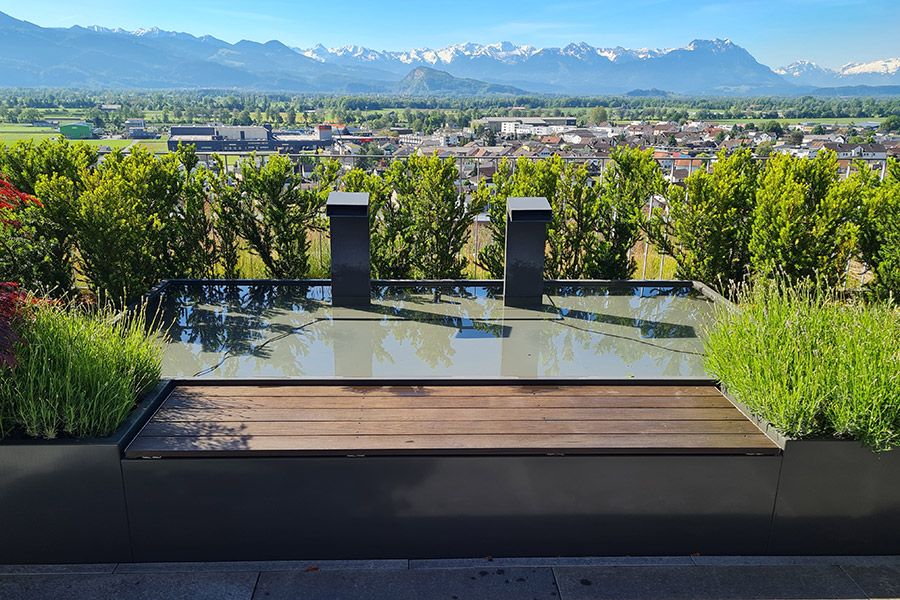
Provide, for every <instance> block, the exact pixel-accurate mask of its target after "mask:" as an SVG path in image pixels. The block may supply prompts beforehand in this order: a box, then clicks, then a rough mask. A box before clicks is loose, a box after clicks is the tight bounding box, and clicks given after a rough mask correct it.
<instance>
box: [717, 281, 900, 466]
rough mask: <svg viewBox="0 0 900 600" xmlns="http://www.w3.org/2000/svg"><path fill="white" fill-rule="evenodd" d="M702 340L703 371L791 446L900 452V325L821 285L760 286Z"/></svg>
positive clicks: (747, 288)
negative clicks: (810, 443) (794, 442)
mask: <svg viewBox="0 0 900 600" xmlns="http://www.w3.org/2000/svg"><path fill="white" fill-rule="evenodd" d="M735 297H736V299H737V301H738V303H739V306H740V309H738V310H735V309H732V308H721V309H719V311H718V314H717V319H716V322H715V323H714V324H713V325H712V326H711V327H710V328H709V329H708V330H707V331H705V332H704V344H705V348H706V358H705V361H706V369H707V371H708V372H709V373H711V374H712V375H714V376H715V377H717V378H719V379H720V380H721V381H722V382H723V383H724V384H725V385H726V386H727V388H728V390H729V391H730V392H731V393H733V394H734V396H735V397H736V398H737V399H738V400H740V401H741V402H743V403H744V404H746V405H747V406H748V407H749V408H750V409H751V410H752V411H753V412H754V413H755V414H757V415H759V416H760V417H762V418H763V419H765V420H766V421H768V422H769V423H771V424H772V425H774V426H775V427H776V428H777V429H778V430H780V431H781V432H782V433H784V434H786V435H788V436H790V437H794V438H808V437H817V436H832V437H839V438H852V439H856V440H859V441H861V442H862V443H863V444H865V445H867V446H869V447H871V448H873V449H875V450H885V449H888V448H891V447H893V446H896V445H897V444H898V443H900V318H898V313H897V311H896V309H894V308H892V307H891V306H889V305H886V304H883V303H869V304H866V303H859V302H844V301H842V300H841V298H840V297H839V296H838V295H837V293H836V292H834V291H833V290H830V289H829V288H826V287H823V286H822V285H821V284H819V285H816V284H812V283H810V282H809V281H802V282H800V283H798V284H796V285H791V284H790V283H789V282H788V281H787V280H786V279H784V278H777V279H774V280H764V279H757V280H755V281H753V282H752V283H750V284H747V285H744V286H741V287H739V288H738V290H737V293H736V294H735Z"/></svg>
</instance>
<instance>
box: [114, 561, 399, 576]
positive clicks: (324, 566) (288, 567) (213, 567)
mask: <svg viewBox="0 0 900 600" xmlns="http://www.w3.org/2000/svg"><path fill="white" fill-rule="evenodd" d="M408 568H409V561H408V560H406V559H402V560H272V561H252V560H248V561H230V562H229V561H223V562H158V563H122V564H120V565H119V566H118V567H117V568H116V571H115V572H116V573H202V572H207V573H223V572H244V571H252V572H254V573H255V572H262V571H333V570H355V571H364V570H373V569H404V570H405V569H408Z"/></svg>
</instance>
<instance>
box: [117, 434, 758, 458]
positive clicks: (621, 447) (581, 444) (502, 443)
mask: <svg viewBox="0 0 900 600" xmlns="http://www.w3.org/2000/svg"><path fill="white" fill-rule="evenodd" d="M760 441H761V440H760V439H759V437H758V436H756V435H737V434H699V435H698V434H660V435H647V434H621V435H616V434H610V435H576V434H566V435H527V436H522V435H506V434H500V435H469V436H455V435H423V436H399V435H368V436H364V435H359V436H347V437H344V436H327V435H325V436H316V435H308V436H250V435H248V436H243V435H230V436H196V437H191V438H184V437H149V436H146V437H145V436H141V437H139V438H137V439H136V440H135V441H134V442H132V444H131V446H130V447H129V451H130V452H131V453H132V456H157V455H162V454H169V455H172V456H177V455H182V456H183V455H196V454H200V453H212V454H215V455H221V456H225V455H226V454H225V453H227V452H230V453H232V454H233V455H240V454H247V453H249V452H252V453H263V452H272V453H277V454H285V455H307V454H315V455H319V454H332V455H341V456H346V455H357V454H367V455H372V454H395V453H396V452H397V450H398V449H400V450H402V451H403V453H404V454H406V453H411V452H414V453H424V454H433V453H444V454H446V453H452V454H464V453H474V454H501V453H502V454H507V453H514V454H529V453H531V454H533V453H536V451H539V452H540V453H542V454H556V453H566V454H572V453H579V454H587V453H596V452H597V449H603V450H604V451H612V452H615V451H620V452H621V451H625V450H642V451H644V452H659V451H660V450H661V449H668V450H670V451H671V450H682V451H684V450H685V449H690V450H692V451H696V452H699V453H731V452H741V453H747V452H751V453H773V450H772V449H771V448H770V447H768V446H766V445H765V444H761V443H760Z"/></svg>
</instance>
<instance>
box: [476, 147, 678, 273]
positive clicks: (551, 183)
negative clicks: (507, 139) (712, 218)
mask: <svg viewBox="0 0 900 600" xmlns="http://www.w3.org/2000/svg"><path fill="white" fill-rule="evenodd" d="M661 187H662V175H661V174H660V172H659V168H658V166H657V165H656V162H655V161H654V160H653V157H652V152H641V151H640V150H639V149H637V148H617V149H615V150H613V152H612V154H611V162H610V164H609V167H608V168H607V169H606V172H605V173H604V176H603V182H602V183H601V184H599V185H596V184H593V182H591V181H590V178H589V173H588V170H587V167H586V166H585V165H576V164H572V163H570V164H566V163H564V162H563V160H562V159H561V158H560V157H558V156H554V157H552V158H549V159H546V160H543V161H534V162H532V161H531V160H529V159H526V158H520V159H519V160H518V162H517V163H516V166H515V170H512V169H511V165H510V164H509V163H507V162H506V161H504V162H502V163H501V164H500V168H499V169H498V171H497V173H496V174H495V175H494V186H493V188H491V187H489V186H488V185H487V184H482V185H480V186H479V188H478V190H477V191H476V197H477V198H479V199H480V200H481V201H482V202H483V203H489V215H490V225H489V229H490V233H491V242H490V243H489V244H487V245H486V246H485V247H484V248H483V249H482V250H481V252H479V266H481V267H483V268H484V269H485V270H486V271H488V273H489V274H490V276H491V277H493V278H498V279H499V278H502V277H503V270H504V249H505V243H506V239H505V238H506V199H507V198H510V197H517V196H542V197H545V198H547V201H548V202H549V203H550V207H551V209H552V211H553V217H552V221H551V223H550V224H549V225H548V227H547V241H548V246H549V252H548V256H547V258H546V260H545V263H544V272H545V275H546V276H547V277H549V278H552V279H581V278H601V279H625V278H627V277H628V276H629V274H630V273H631V271H632V270H633V268H634V264H633V262H632V260H631V259H630V257H629V250H630V249H631V248H632V246H634V244H635V242H637V238H638V234H639V231H640V222H641V207H642V206H643V205H644V203H645V202H646V201H647V199H648V198H649V197H650V196H651V195H652V194H654V193H656V192H658V191H659V190H660V189H661Z"/></svg>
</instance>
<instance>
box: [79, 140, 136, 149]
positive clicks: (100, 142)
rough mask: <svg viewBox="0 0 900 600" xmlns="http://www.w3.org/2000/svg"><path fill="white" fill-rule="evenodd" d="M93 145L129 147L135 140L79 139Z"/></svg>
mask: <svg viewBox="0 0 900 600" xmlns="http://www.w3.org/2000/svg"><path fill="white" fill-rule="evenodd" d="M78 141H79V142H84V143H85V144H90V145H91V146H109V147H110V148H127V147H128V146H130V145H131V142H133V141H134V140H78Z"/></svg>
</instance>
